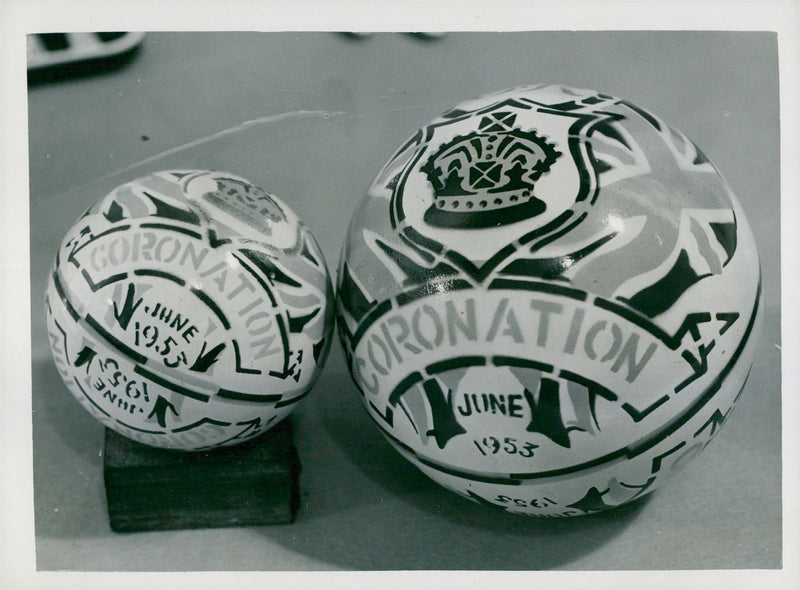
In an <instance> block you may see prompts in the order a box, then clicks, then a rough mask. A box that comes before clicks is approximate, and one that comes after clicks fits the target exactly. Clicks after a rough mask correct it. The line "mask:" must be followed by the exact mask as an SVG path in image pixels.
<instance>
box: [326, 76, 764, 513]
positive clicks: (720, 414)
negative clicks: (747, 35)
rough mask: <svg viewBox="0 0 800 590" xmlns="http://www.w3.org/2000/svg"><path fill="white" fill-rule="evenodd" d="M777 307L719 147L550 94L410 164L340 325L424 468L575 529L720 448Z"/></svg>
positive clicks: (472, 126)
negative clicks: (714, 160)
mask: <svg viewBox="0 0 800 590" xmlns="http://www.w3.org/2000/svg"><path fill="white" fill-rule="evenodd" d="M761 300H762V293H761V282H760V273H759V264H758V257H757V254H756V247H755V243H754V239H753V236H752V234H751V230H750V228H749V227H748V223H747V220H746V219H745V216H744V214H743V211H742V209H741V207H740V205H739V203H738V202H737V201H736V199H735V197H734V196H733V194H732V192H731V190H730V188H729V187H728V185H727V184H726V183H725V181H724V180H723V179H722V177H721V176H720V174H719V173H718V172H717V170H716V169H715V167H714V166H713V165H712V164H711V162H710V161H709V160H708V159H707V158H706V156H705V155H704V154H703V152H701V151H700V149H699V148H698V147H697V146H695V145H694V144H693V143H692V142H691V141H690V140H689V139H688V138H687V137H686V136H685V135H684V134H682V133H681V132H680V131H677V130H676V129H674V128H672V127H670V126H669V125H667V124H666V123H665V122H664V121H662V120H660V119H659V118H658V117H656V116H655V115H652V114H651V113H649V112H647V111H645V110H644V109H642V108H639V107H637V106H635V105H633V104H631V103H630V102H627V101H625V100H620V99H618V98H614V97H612V96H608V95H606V94H602V93H599V92H593V91H590V90H577V89H571V88H565V87H561V86H532V87H526V88H520V89H515V90H511V91H505V92H501V93H497V94H494V95H491V96H486V97H484V98H480V99H477V100H473V101H470V102H466V103H464V104H461V105H459V106H457V107H455V108H453V109H452V110H450V111H448V112H446V113H444V114H443V115H441V116H440V117H439V118H437V119H435V120H434V121H432V122H431V123H429V124H428V125H426V126H425V127H423V128H422V129H420V130H419V131H418V132H417V133H416V134H414V135H413V136H412V137H411V138H410V139H408V141H406V142H405V143H404V144H403V145H402V146H401V147H400V148H399V149H398V150H397V152H396V153H395V155H394V156H393V157H392V158H391V159H390V161H389V162H388V163H387V164H386V165H385V167H384V168H383V170H382V171H381V172H380V173H379V174H378V176H377V178H376V179H375V181H374V183H373V184H372V186H371V188H370V189H369V191H368V194H367V196H366V198H365V199H364V200H363V202H362V204H361V205H360V208H359V209H358V210H357V212H356V213H355V215H354V217H353V219H352V221H351V225H350V229H349V233H348V235H347V238H346V242H345V245H344V249H343V254H342V261H341V265H340V268H339V276H338V305H337V313H338V319H339V322H338V324H339V331H340V337H341V340H342V342H343V345H344V348H345V352H346V356H347V358H348V362H349V365H350V370H351V374H352V376H353V379H354V381H355V383H356V385H357V386H358V389H359V390H360V393H361V399H362V401H363V403H364V406H365V407H366V409H367V411H368V413H369V415H370V417H371V418H372V420H373V421H374V422H375V424H376V425H377V426H378V427H379V428H380V430H381V431H382V432H383V434H384V435H385V436H386V438H387V439H388V440H389V441H390V442H391V443H392V444H393V445H394V447H395V448H396V449H397V450H398V451H399V452H400V453H401V454H402V455H403V456H404V457H406V458H407V459H409V460H410V461H412V462H413V463H414V464H415V465H416V466H417V467H419V469H421V470H422V471H423V472H424V473H425V474H427V475H428V476H430V477H431V478H433V479H434V480H436V481H437V482H439V483H441V484H442V485H444V486H446V487H447V488H450V489H452V490H454V491H456V492H457V493H459V494H462V495H463V496H466V497H467V498H470V499H472V500H475V501H476V502H479V503H482V504H486V505H489V506H495V507H499V508H501V509H504V510H506V511H509V512H518V513H524V514H529V515H541V516H551V517H566V516H575V515H583V514H588V513H593V512H597V511H601V510H604V509H607V508H610V507H613V506H618V505H620V504H623V503H625V502H629V501H631V500H634V499H636V498H638V497H640V496H642V495H643V494H646V493H648V492H650V491H651V490H653V489H655V488H656V487H658V486H659V485H660V484H662V483H663V482H664V481H665V480H666V479H667V478H668V477H669V476H670V475H671V474H672V473H674V472H676V471H677V470H679V469H680V468H681V467H682V466H684V465H686V463H687V462H688V461H689V460H691V459H692V458H693V457H695V456H696V455H697V454H698V453H699V452H700V451H702V450H703V449H704V448H705V446H706V445H707V444H708V443H709V441H710V440H711V438H712V437H713V436H714V435H715V434H716V433H717V432H719V430H720V427H721V426H722V425H723V424H724V422H725V421H726V419H727V418H728V417H729V416H730V412H731V410H732V408H733V405H734V403H735V402H736V400H737V399H738V398H739V396H740V395H741V392H742V389H743V387H744V384H745V381H746V379H747V376H748V373H749V370H750V367H751V364H752V360H753V356H754V349H755V347H756V339H757V338H756V335H757V333H758V326H759V323H760V317H761V312H760V309H761V305H762V301H761Z"/></svg>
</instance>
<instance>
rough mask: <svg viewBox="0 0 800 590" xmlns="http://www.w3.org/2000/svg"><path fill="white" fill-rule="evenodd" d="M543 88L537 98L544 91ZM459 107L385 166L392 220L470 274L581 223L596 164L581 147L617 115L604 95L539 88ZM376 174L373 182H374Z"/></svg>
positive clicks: (591, 197)
mask: <svg viewBox="0 0 800 590" xmlns="http://www.w3.org/2000/svg"><path fill="white" fill-rule="evenodd" d="M542 90H544V92H542ZM511 95H514V93H505V94H502V95H496V96H490V97H486V98H484V99H482V100H478V101H473V102H472V103H467V104H466V105H462V106H461V107H460V108H458V109H456V110H452V111H450V112H448V113H445V114H444V115H443V116H441V117H440V118H439V119H437V120H435V121H433V122H432V123H431V124H430V125H428V126H427V127H425V128H423V129H421V130H420V132H419V133H418V134H417V135H416V136H415V137H414V138H412V139H411V140H410V141H409V142H408V143H407V144H406V145H405V146H403V148H401V149H400V150H399V151H398V153H397V154H396V155H395V157H394V158H393V159H392V161H390V163H389V164H388V165H387V168H386V169H385V170H384V173H383V174H381V175H380V177H383V178H384V179H387V178H388V179H390V180H389V182H388V183H387V185H386V186H387V188H389V189H390V190H391V222H392V226H393V228H394V229H395V230H397V231H398V232H399V233H400V234H401V236H402V237H404V238H405V239H407V240H409V241H410V242H412V243H414V244H415V245H416V246H419V247H421V248H423V249H426V250H429V251H432V252H436V253H437V254H442V252H449V253H451V254H452V256H450V258H451V260H453V261H455V260H460V261H462V264H458V266H460V267H461V269H462V270H464V271H465V272H467V273H468V274H471V275H473V276H474V277H478V278H479V277H480V276H486V274H487V273H488V272H489V271H490V270H491V268H493V267H494V266H496V265H497V264H499V262H501V260H502V259H503V258H505V256H504V255H502V253H503V252H507V253H508V254H510V253H511V251H513V249H515V248H518V247H520V246H525V245H528V244H530V243H532V242H533V241H534V240H537V239H539V238H546V237H547V236H551V235H554V234H556V233H558V234H563V233H564V232H566V231H569V230H570V229H571V228H572V227H574V226H575V225H577V224H578V223H580V221H581V220H582V219H583V218H584V217H585V213H586V210H587V209H588V208H590V207H591V206H592V205H593V203H594V202H595V199H596V197H597V194H598V186H599V183H598V175H599V173H600V172H601V165H600V164H599V163H598V162H597V161H596V160H595V159H594V158H593V157H592V153H591V148H590V146H589V143H588V142H587V141H586V139H587V138H588V136H589V135H590V134H591V133H593V132H594V131H597V130H598V129H599V130H600V131H601V132H604V133H607V132H608V130H609V129H610V125H609V123H610V122H612V121H613V120H615V119H618V118H619V115H618V114H614V113H610V112H603V110H602V107H603V105H604V104H609V105H610V104H613V102H614V99H613V98H612V97H609V96H605V95H601V94H597V93H586V94H576V93H575V92H574V91H572V90H569V89H565V88H561V87H545V88H544V89H540V91H539V92H537V93H536V95H535V96H536V97H537V99H536V100H533V99H532V98H528V97H524V96H520V95H519V94H516V95H514V96H513V97H512V96H511ZM380 177H379V178H380Z"/></svg>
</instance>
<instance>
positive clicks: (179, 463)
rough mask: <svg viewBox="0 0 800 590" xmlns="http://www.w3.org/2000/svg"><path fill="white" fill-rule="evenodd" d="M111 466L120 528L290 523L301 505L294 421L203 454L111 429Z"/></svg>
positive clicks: (114, 522)
mask: <svg viewBox="0 0 800 590" xmlns="http://www.w3.org/2000/svg"><path fill="white" fill-rule="evenodd" d="M103 467H104V475H105V486H106V498H107V501H108V516H109V521H110V524H111V529H112V530H113V531H115V532H134V531H155V530H168V529H186V528H213V527H228V526H256V525H269V524H287V523H291V522H293V521H294V519H295V516H296V513H297V507H298V505H299V497H300V496H299V485H298V480H299V474H300V461H299V458H298V455H297V449H296V447H295V446H294V442H293V441H292V426H291V421H290V419H289V420H284V421H283V422H282V423H280V424H278V425H277V426H275V427H274V428H273V429H272V430H270V431H268V432H267V433H265V434H264V435H262V436H260V437H259V438H257V439H255V440H253V441H250V442H247V443H243V444H241V445H238V446H234V447H224V448H221V449H215V450H213V451H201V452H185V451H169V450H164V449H157V448H153V447H148V446H145V445H142V444H140V443H137V442H134V441H132V440H130V439H128V438H125V437H124V436H122V435H120V434H117V433H116V432H114V431H112V430H109V429H106V439H105V459H104V464H103Z"/></svg>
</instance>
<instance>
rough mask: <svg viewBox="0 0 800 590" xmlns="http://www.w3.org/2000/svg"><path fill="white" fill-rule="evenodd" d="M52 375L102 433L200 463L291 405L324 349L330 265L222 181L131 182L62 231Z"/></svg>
mask: <svg viewBox="0 0 800 590" xmlns="http://www.w3.org/2000/svg"><path fill="white" fill-rule="evenodd" d="M46 307H47V309H46V311H47V327H48V331H49V336H50V345H51V349H52V353H53V358H54V360H55V364H56V366H57V368H58V371H59V373H60V374H61V376H62V378H63V379H64V382H65V383H66V384H67V386H68V387H69V389H70V390H71V392H72V393H73V394H74V395H75V397H76V398H77V399H78V401H79V402H80V403H81V404H82V405H83V406H84V407H85V408H86V409H87V410H88V411H89V412H90V413H91V414H92V415H93V416H95V417H96V418H97V419H98V420H100V421H101V422H102V423H103V424H105V425H106V426H108V427H109V428H112V429H114V430H116V431H117V432H119V433H120V434H123V435H125V436H127V437H129V438H132V439H134V440H136V441H139V442H141V443H144V444H147V445H150V446H155V447H164V448H170V449H183V450H201V449H210V448H213V447H218V446H223V445H232V444H236V443H240V442H243V441H246V440H249V439H251V438H253V437H255V436H256V435H258V434H260V433H262V432H264V431H266V430H268V429H269V428H271V427H272V426H274V425H275V424H277V423H278V422H279V421H280V420H281V419H282V418H284V417H285V416H286V415H287V414H289V413H290V412H291V411H292V409H293V408H295V407H296V405H297V404H298V402H300V401H301V400H302V399H303V398H304V397H305V396H306V395H307V394H308V393H309V390H310V389H311V387H312V385H313V384H314V381H315V379H316V378H317V376H318V374H319V372H320V369H321V367H322V365H323V363H324V360H325V356H326V354H327V352H328V347H329V342H330V333H331V330H332V326H333V308H334V306H333V291H332V287H331V282H330V278H329V274H328V271H327V268H326V266H325V260H324V257H323V254H322V252H321V251H320V249H319V247H318V245H317V244H316V242H315V241H314V238H313V237H312V235H311V233H310V232H309V231H308V229H307V228H306V227H305V226H304V225H303V224H302V223H301V222H300V220H299V219H298V218H297V215H296V214H295V213H293V212H292V211H291V209H289V207H288V206H287V205H286V204H285V203H284V202H282V201H281V200H280V199H278V198H277V197H275V196H274V195H272V194H270V193H268V192H266V191H264V190H263V189H261V188H259V187H258V186H255V185H253V184H252V183H250V182H249V181H247V180H245V179H244V178H241V177H238V176H235V175H233V174H227V173H223V172H207V171H189V170H180V171H166V172H158V173H155V174H151V175H149V176H146V177H144V178H140V179H138V180H135V181H133V182H130V183H127V184H124V185H122V186H120V187H119V188H117V189H115V190H114V191H112V192H111V193H110V194H109V195H107V196H106V197H105V198H103V199H102V200H101V201H100V202H99V203H97V204H96V205H94V206H93V207H91V208H90V209H89V210H88V211H87V212H86V213H85V214H84V215H83V216H82V217H81V218H80V219H78V221H77V222H76V223H75V224H74V225H73V226H72V227H71V228H70V230H69V231H68V232H67V234H66V236H65V237H64V240H63V241H62V243H61V246H60V248H59V250H58V253H57V255H56V259H55V265H54V269H53V272H52V273H51V276H50V280H49V284H48V288H47V297H46Z"/></svg>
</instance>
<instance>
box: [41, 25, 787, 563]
mask: <svg viewBox="0 0 800 590" xmlns="http://www.w3.org/2000/svg"><path fill="white" fill-rule="evenodd" d="M777 68H778V62H777V44H776V38H775V35H774V34H771V33H724V32H709V33H706V32H618V33H614V32H575V33H571V32H537V33H450V34H447V35H445V36H443V37H440V38H424V37H418V36H412V35H404V34H375V35H370V36H365V37H353V36H347V35H341V34H334V33H298V34H294V33H263V34H256V33H247V34H244V33H241V34H240V33H235V34H234V33H224V34H216V33H150V34H148V35H147V36H146V38H145V41H144V45H143V47H142V49H141V51H140V52H139V54H138V55H137V56H136V57H135V59H134V60H133V61H132V62H131V63H130V64H128V65H127V66H125V67H124V68H121V69H119V70H116V71H112V72H109V73H107V74H106V75H98V76H92V77H87V78H80V79H74V80H71V81H65V82H59V83H55V84H48V85H39V86H35V87H33V88H31V89H30V91H29V104H28V106H29V130H30V134H29V150H30V199H31V202H30V207H31V209H30V223H31V250H30V254H31V298H32V300H31V308H32V317H31V319H32V327H31V329H32V333H31V338H32V379H33V381H32V383H33V397H32V403H33V453H34V455H33V456H34V465H33V467H34V471H33V474H34V501H35V533H36V559H37V568H38V569H40V570H84V571H94V570H147V571H165V570H325V569H345V570H361V569H383V570H386V569H389V570H396V569H402V570H414V569H467V570H471V569H476V570H483V569H492V570H494V569H500V570H539V569H563V570H589V569H601V570H606V569H608V570H617V569H633V570H636V569H693V568H726V569H727V568H776V567H779V566H780V564H781V400H780V375H781V364H780V363H781V361H780V348H779V347H780V342H781V340H780V249H779V238H780V236H779V227H780V224H779V112H778V103H779V100H778V69H777ZM534 82H558V83H563V84H566V85H570V86H576V87H585V88H593V89H596V90H600V91H603V92H606V93H609V94H613V95H615V96H620V97H623V98H626V99H628V100H630V101H632V102H634V103H636V104H638V105H640V106H642V107H644V108H647V109H649V110H651V111H652V112H654V113H656V114H658V115H659V116H661V117H662V118H663V119H665V120H666V121H668V122H670V123H671V124H673V125H674V126H676V127H677V128H679V129H681V130H682V131H684V132H685V133H686V134H687V135H689V136H690V137H691V138H692V139H693V140H694V141H695V142H696V143H697V144H698V145H699V146H700V147H701V148H702V149H703V150H704V151H705V153H706V154H707V155H708V156H709V157H710V159H711V160H712V161H713V162H714V163H715V164H716V166H717V167H718V168H719V169H720V170H721V171H722V172H723V174H724V175H725V176H726V178H727V179H728V181H729V183H730V184H731V185H732V187H733V189H734V191H735V192H736V193H737V195H738V197H739V199H740V201H741V202H742V204H743V207H744V209H745V211H746V212H747V214H748V217H749V219H750V222H751V225H752V226H753V230H754V233H755V235H756V240H757V242H758V247H759V249H760V253H761V259H762V271H763V276H764V288H765V293H766V314H765V322H764V328H763V332H762V344H761V347H760V349H759V352H758V355H757V357H756V361H755V366H754V368H753V371H752V374H751V377H750V380H749V382H748V385H747V388H746V391H745V394H744V395H743V397H742V399H741V402H740V404H739V405H738V406H737V408H736V411H735V412H734V413H733V414H732V415H730V416H729V419H728V420H727V422H726V425H725V427H724V428H723V430H722V432H721V433H720V434H719V435H718V437H717V439H716V440H715V442H714V443H712V444H711V445H710V446H709V447H708V448H707V449H706V451H705V452H704V453H703V454H702V455H701V456H700V457H698V458H697V459H696V460H695V461H694V462H693V463H692V464H690V465H689V466H688V467H687V468H686V469H685V470H684V471H683V472H681V473H680V474H678V475H677V476H675V477H674V478H673V479H672V480H671V481H670V482H669V483H668V484H667V485H666V486H665V487H663V488H661V489H659V490H657V491H656V492H654V493H653V494H650V495H649V496H647V497H646V498H645V499H644V500H642V501H640V502H638V503H636V504H634V505H632V506H629V507H625V508H622V509H618V510H616V511H613V512H610V513H607V514H601V515H596V516H591V517H584V518H580V519H574V520H539V519H531V518H525V517H519V516H511V515H503V514H496V513H495V512H490V511H487V509H485V508H483V507H481V506H478V505H476V504H472V503H470V502H468V501H466V500H464V499H462V498H460V497H458V496H456V495H455V494H452V493H451V492H447V491H445V490H444V489H442V488H440V487H438V486H437V485H436V484H434V483H432V482H430V481H429V480H427V479H426V478H425V477H424V476H423V475H421V474H420V473H418V472H417V471H416V470H415V468H413V467H412V466H411V465H410V464H408V463H406V462H405V461H404V460H403V459H402V458H401V457H400V456H399V455H398V454H396V453H395V452H394V451H393V450H392V449H391V448H390V447H389V446H388V444H387V443H386V442H385V441H384V439H383V438H382V437H381V435H380V434H379V432H378V431H377V429H376V428H375V426H374V425H373V424H372V423H371V422H370V420H369V419H368V417H367V416H366V413H365V412H364V410H363V409H362V408H361V407H360V405H359V404H360V402H359V400H358V396H357V394H356V390H355V387H354V386H353V385H352V383H351V381H350V378H349V376H348V374H347V370H346V368H345V364H344V357H343V354H342V353H341V350H340V348H339V346H338V343H337V345H335V346H334V347H333V349H332V353H331V355H330V358H329V361H328V363H327V365H326V367H325V370H324V371H323V374H322V376H321V378H320V380H319V382H318V384H317V386H316V387H315V390H314V392H313V394H312V395H311V396H310V397H309V398H308V399H307V400H306V402H305V404H304V405H303V406H302V407H301V409H300V410H299V411H298V412H297V414H296V415H295V417H294V420H295V424H296V427H297V432H296V442H297V445H298V448H299V452H300V456H301V460H302V462H303V465H304V470H303V473H302V478H301V486H302V506H301V510H300V513H299V515H298V520H297V522H296V523H295V524H293V525H289V526H280V527H260V528H241V529H235V528H233V529H216V530H200V531H175V532H162V533H141V534H133V535H116V534H113V533H112V532H111V531H110V529H109V527H108V521H107V515H106V506H105V497H104V490H103V481H102V440H103V428H102V426H101V425H100V424H99V423H98V422H95V421H94V419H93V418H91V416H89V414H88V413H86V412H85V411H84V410H83V409H82V408H81V407H80V406H79V405H78V404H77V402H75V401H74V400H73V398H72V397H71V395H70V394H69V393H68V391H67V389H66V387H65V386H64V385H63V384H62V382H61V381H60V378H59V376H58V374H57V372H56V369H55V367H54V365H53V363H52V361H51V358H50V354H49V349H48V344H47V338H46V333H45V328H44V313H43V299H44V286H45V281H46V277H47V273H48V270H49V268H50V265H51V263H52V257H53V255H54V253H55V251H56V248H57V245H58V242H59V241H60V239H61V237H62V236H63V234H64V232H65V231H66V229H67V228H68V227H69V226H70V225H71V224H72V223H73V222H74V221H75V219H76V218H77V217H78V216H79V215H80V214H81V213H82V212H83V211H84V210H85V209H86V208H87V207H88V206H89V205H91V204H92V203H93V202H94V201H96V200H97V199H99V198H100V197H102V196H103V195H104V194H106V192H107V191H108V190H110V189H112V188H113V187H115V186H116V185H118V184H120V183H122V182H125V181H128V180H131V179H133V178H136V177H137V176H139V175H142V174H146V173H148V172H151V171H154V170H158V169H163V168H171V167H192V168H214V169H222V170H227V171H230V172H233V173H237V174H240V175H242V176H245V177H247V178H249V179H250V180H252V181H254V182H255V183H256V184H260V185H261V186H263V187H264V188H266V189H267V190H269V191H271V192H274V193H275V194H277V195H279V196H280V197H281V198H282V199H284V200H285V201H287V202H288V203H289V204H290V206H291V207H292V208H293V209H294V210H295V211H296V212H297V213H298V214H299V215H300V217H301V218H302V219H304V221H305V222H306V224H307V225H308V226H309V227H310V228H311V230H312V231H313V232H314V234H315V235H316V237H317V239H318V241H319V242H320V244H321V246H322V248H323V250H324V251H325V253H326V256H327V260H328V265H329V267H330V268H331V269H335V268H336V266H337V262H338V257H339V247H340V243H341V239H342V237H343V235H344V231H345V228H346V226H347V223H348V220H349V217H350V214H351V212H352V211H353V209H354V208H355V207H356V205H357V204H358V202H359V201H360V199H361V195H362V194H363V192H364V191H365V189H366V188H367V186H368V185H369V183H370V181H371V180H372V177H373V176H374V175H375V174H376V173H377V171H378V170H379V168H380V167H381V165H382V164H383V163H384V161H385V160H387V159H388V158H389V157H390V156H391V155H392V153H393V151H394V149H395V148H396V147H397V146H398V145H399V144H400V143H401V142H402V141H404V140H405V139H406V138H407V137H408V136H409V135H411V134H412V133H413V132H414V131H416V129H417V128H418V127H420V126H421V125H422V124H424V123H426V122H427V121H428V120H430V119H432V118H433V117H435V116H436V115H438V114H439V113H441V112H443V111H444V110H446V109H447V108H449V107H451V106H454V105H455V104H457V103H459V102H461V101H463V100H465V99H467V98H471V97H475V96H478V95H481V94H484V93H487V92H492V91H495V90H499V89H503V88H507V87H512V86H518V85H521V84H528V83H534ZM306 111H315V112H316V111H325V112H327V113H329V114H326V115H322V114H321V113H318V112H317V113H311V112H306ZM283 114H287V115H286V116H281V117H277V118H276V119H274V120H273V119H269V118H271V117H273V116H277V115H283ZM263 118H268V119H267V120H263ZM253 120H261V122H256V123H252V124H247V125H244V126H241V125H242V123H244V122H247V121H253ZM179 146H183V148H181V149H175V148H178V147H179ZM164 152H167V153H166V154H164ZM159 154H162V155H159Z"/></svg>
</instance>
